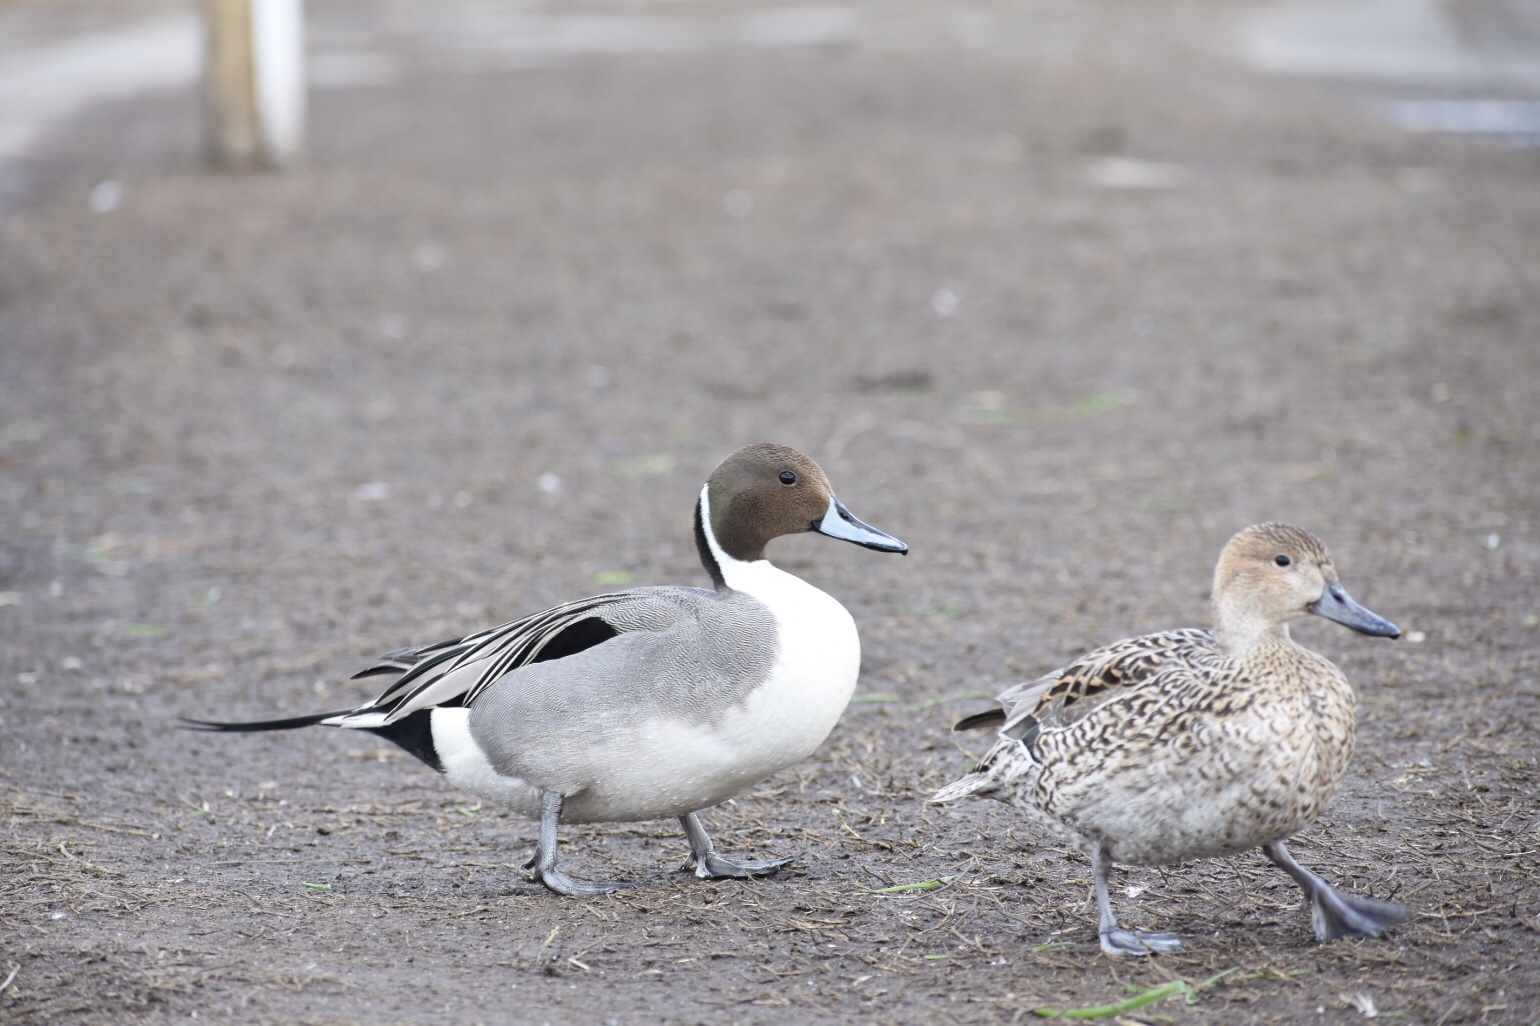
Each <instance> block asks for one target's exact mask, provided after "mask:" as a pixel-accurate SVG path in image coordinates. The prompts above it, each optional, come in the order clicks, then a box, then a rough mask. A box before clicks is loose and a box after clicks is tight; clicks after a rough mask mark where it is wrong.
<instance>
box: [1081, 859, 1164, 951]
mask: <svg viewBox="0 0 1540 1026" xmlns="http://www.w3.org/2000/svg"><path fill="white" fill-rule="evenodd" d="M1091 874H1092V876H1093V877H1094V878H1095V881H1096V909H1097V911H1098V912H1099V913H1100V915H1101V926H1100V928H1099V931H1098V932H1099V933H1100V934H1101V944H1102V950H1103V951H1105V952H1106V953H1107V954H1109V955H1113V956H1115V957H1123V956H1140V955H1151V954H1170V953H1171V952H1173V951H1181V950H1182V939H1181V938H1180V937H1178V936H1177V935H1176V934H1174V933H1135V932H1134V931H1133V930H1125V929H1123V928H1122V927H1121V926H1119V925H1118V918H1117V916H1115V915H1113V914H1112V901H1111V899H1110V898H1108V897H1107V880H1108V878H1109V877H1110V876H1111V875H1112V856H1111V855H1108V854H1107V852H1106V851H1105V850H1104V849H1103V850H1098V851H1097V852H1096V854H1095V855H1093V856H1092V857H1091Z"/></svg>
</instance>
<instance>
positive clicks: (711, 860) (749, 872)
mask: <svg viewBox="0 0 1540 1026" xmlns="http://www.w3.org/2000/svg"><path fill="white" fill-rule="evenodd" d="M679 823H680V825H681V826H683V827H684V832H685V836H686V837H688V838H689V839H690V862H693V863H694V864H695V875H696V876H698V877H700V878H701V879H702V880H722V879H737V880H743V879H747V878H748V877H751V876H769V875H770V874H771V873H774V872H775V871H776V870H778V869H780V868H781V867H782V866H784V865H786V864H787V863H790V862H793V861H795V860H796V856H795V855H787V856H786V857H785V858H779V859H765V860H763V861H756V860H754V859H730V858H727V857H726V856H725V855H718V854H717V852H716V846H715V845H713V844H712V843H711V835H710V834H708V833H706V828H705V827H703V826H701V822H700V819H699V818H697V817H696V815H695V813H693V812H691V813H688V814H686V815H683V816H680V817H679ZM685 868H686V869H688V868H690V863H686V864H685Z"/></svg>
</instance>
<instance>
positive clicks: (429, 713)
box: [178, 709, 444, 773]
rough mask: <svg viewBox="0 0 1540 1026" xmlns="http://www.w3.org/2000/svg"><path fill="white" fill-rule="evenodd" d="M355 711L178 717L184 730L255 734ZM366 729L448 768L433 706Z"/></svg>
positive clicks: (294, 727) (441, 769)
mask: <svg viewBox="0 0 1540 1026" xmlns="http://www.w3.org/2000/svg"><path fill="white" fill-rule="evenodd" d="M354 711H355V710H353V709H339V710H337V711H336V712H324V713H313V714H312V715H310V716H291V717H290V718H288V719H286V720H254V721H250V722H246V723H222V722H220V721H219V720H195V719H193V718H192V717H190V716H181V717H178V719H180V720H181V721H182V722H181V728H182V729H183V730H202V731H208V732H209V733H213V734H252V733H256V732H257V731H261V730H297V729H298V728H300V727H313V726H315V725H316V724H317V723H320V722H321V721H322V720H329V719H331V718H332V717H333V716H345V715H347V714H348V713H350V712H354ZM363 729H364V730H365V731H367V732H368V733H370V734H374V735H375V736H377V737H382V738H384V739H385V740H387V741H390V742H392V743H393V744H397V745H400V746H401V747H402V748H404V749H406V752H407V754H409V755H413V756H416V757H417V758H419V759H421V760H422V761H423V762H425V763H427V764H428V765H429V766H430V767H432V768H433V769H435V770H437V771H438V772H440V773H442V772H444V761H443V760H442V759H440V758H439V754H438V748H437V747H436V746H435V745H434V744H433V710H432V709H418V710H417V711H416V712H414V713H410V714H408V715H407V716H404V717H402V718H401V719H399V720H396V721H395V722H394V723H387V724H384V725H383V726H379V727H364V728H363Z"/></svg>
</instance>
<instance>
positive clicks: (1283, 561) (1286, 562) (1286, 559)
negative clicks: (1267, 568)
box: [1273, 556, 1294, 566]
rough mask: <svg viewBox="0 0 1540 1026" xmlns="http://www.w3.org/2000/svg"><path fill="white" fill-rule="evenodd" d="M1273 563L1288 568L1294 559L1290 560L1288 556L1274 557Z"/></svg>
mask: <svg viewBox="0 0 1540 1026" xmlns="http://www.w3.org/2000/svg"><path fill="white" fill-rule="evenodd" d="M1273 562H1274V563H1277V564H1278V565H1279V566H1288V565H1289V564H1290V563H1292V562H1294V561H1293V560H1292V559H1290V558H1289V557H1288V556H1274V557H1273Z"/></svg>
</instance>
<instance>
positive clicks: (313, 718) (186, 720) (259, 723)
mask: <svg viewBox="0 0 1540 1026" xmlns="http://www.w3.org/2000/svg"><path fill="white" fill-rule="evenodd" d="M352 711H353V710H351V709H339V710H337V711H336V712H324V713H313V714H312V715H310V716H292V717H290V718H289V719H286V720H252V721H249V722H246V723H222V722H220V721H219V720H195V719H193V718H192V717H191V716H179V717H177V719H179V720H181V722H182V729H183V730H206V731H209V732H211V733H216V734H250V733H253V732H255V731H258V730H296V729H298V728H300V727H313V726H315V725H316V724H317V723H320V722H321V721H322V720H329V719H331V718H332V717H333V716H344V715H346V714H347V713H350V712H352Z"/></svg>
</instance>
